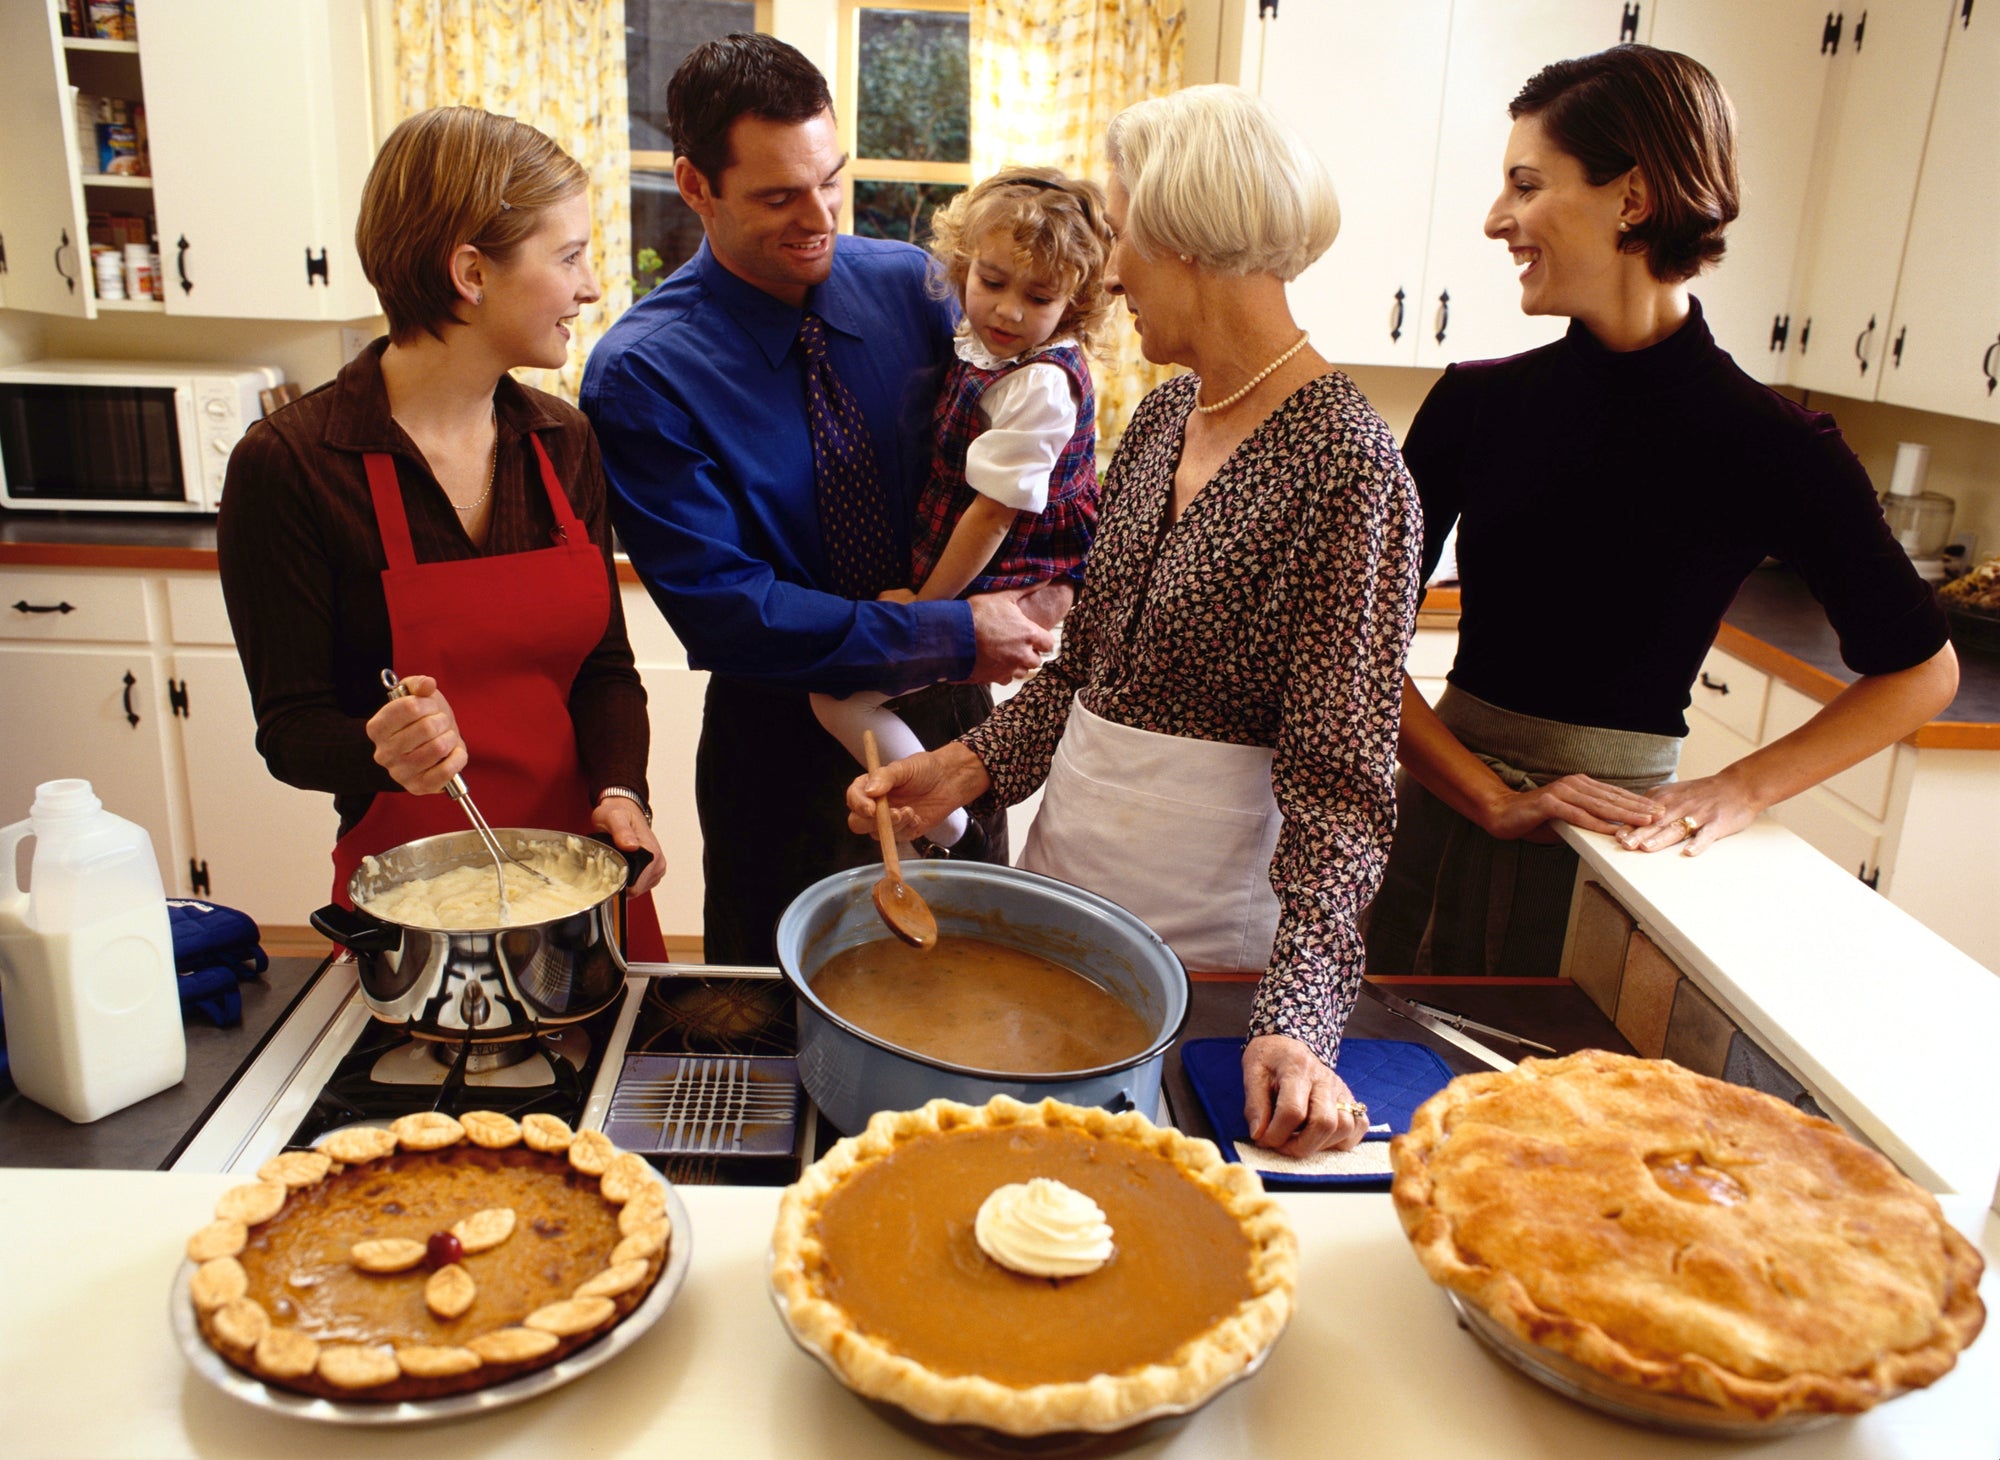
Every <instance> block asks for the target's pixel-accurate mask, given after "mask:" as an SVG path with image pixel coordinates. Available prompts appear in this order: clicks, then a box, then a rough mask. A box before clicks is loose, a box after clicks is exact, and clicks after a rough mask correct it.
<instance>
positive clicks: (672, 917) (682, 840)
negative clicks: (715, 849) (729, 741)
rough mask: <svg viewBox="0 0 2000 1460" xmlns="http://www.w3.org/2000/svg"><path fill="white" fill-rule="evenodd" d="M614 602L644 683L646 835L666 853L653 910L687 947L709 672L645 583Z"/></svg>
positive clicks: (696, 883)
mask: <svg viewBox="0 0 2000 1460" xmlns="http://www.w3.org/2000/svg"><path fill="white" fill-rule="evenodd" d="M620 601H621V603H622V605H623V607H624V610H625V634H626V637H627V638H628V639H630V640H631V642H632V657H633V659H634V661H635V662H636V663H637V664H638V666H639V679H640V682H641V683H643V684H644V685H645V686H646V716H647V719H648V720H649V722H650V723H651V725H652V732H653V735H652V747H651V751H650V754H649V755H648V758H647V762H646V784H647V793H648V795H650V796H651V798H652V802H653V835H654V836H655V837H657V838H658V839H659V843H660V851H661V853H662V854H663V855H664V856H665V857H666V859H667V871H666V875H665V876H664V877H662V878H661V879H660V884H659V886H657V887H655V888H654V889H653V908H654V911H656V912H657V913H658V914H659V916H660V931H661V932H662V933H663V934H664V935H665V936H666V938H667V945H668V949H669V951H670V952H671V951H679V950H681V949H688V950H691V949H692V948H693V947H694V946H695V945H696V944H697V943H698V941H699V939H700V938H701V931H702V924H701V898H702V889H703V886H704V883H703V880H702V870H701V851H702V841H701V822H700V819H699V818H698V817H697V816H696V815H695V805H694V753H695V747H696V745H697V744H698V743H699V742H700V740H701V711H702V702H703V700H704V699H705V697H706V696H707V694H708V672H707V671H706V670H701V669H690V668H688V662H687V651H686V650H685V649H683V648H682V647H681V644H680V641H679V640H678V639H676V638H675V637H674V631H673V630H672V629H670V628H668V627H667V621H666V620H665V619H664V618H662V617H661V616H660V610H659V609H658V608H656V607H655V606H654V604H653V600H652V599H651V598H650V597H649V596H648V595H647V593H646V590H645V589H644V588H641V587H639V586H638V585H636V584H632V583H626V584H622V585H621V587H620Z"/></svg>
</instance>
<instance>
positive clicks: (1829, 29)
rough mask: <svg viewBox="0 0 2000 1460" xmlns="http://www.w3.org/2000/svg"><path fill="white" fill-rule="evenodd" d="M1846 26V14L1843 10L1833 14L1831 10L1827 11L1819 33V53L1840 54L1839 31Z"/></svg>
mask: <svg viewBox="0 0 2000 1460" xmlns="http://www.w3.org/2000/svg"><path fill="white" fill-rule="evenodd" d="M1846 27H1847V15H1846V13H1845V12H1842V13H1841V14H1839V15H1835V14H1834V13H1833V12H1832V11H1831V10H1829V11H1827V13H1826V25H1825V27H1824V28H1823V29H1822V30H1821V31H1820V33H1819V53H1820V54H1821V55H1822V56H1824V55H1828V54H1831V55H1835V56H1837V55H1839V54H1840V33H1841V31H1842V30H1844V29H1846Z"/></svg>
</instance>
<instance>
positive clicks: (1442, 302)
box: [1437, 289, 1451, 345]
mask: <svg viewBox="0 0 2000 1460" xmlns="http://www.w3.org/2000/svg"><path fill="white" fill-rule="evenodd" d="M1450 328H1451V290H1449V289H1442V290H1439V291H1438V308H1437V342H1438V343H1439V344H1440V345H1442V344H1443V343H1444V334H1445V331H1446V330H1448V329H1450Z"/></svg>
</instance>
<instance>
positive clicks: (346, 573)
mask: <svg viewBox="0 0 2000 1460" xmlns="http://www.w3.org/2000/svg"><path fill="white" fill-rule="evenodd" d="M385 344H386V342H385V341H382V340H377V341H376V342H375V343H374V344H373V345H371V346H369V348H367V349H366V350H364V351H362V352H361V354H360V355H358V356H356V357H355V359H354V360H353V361H352V362H350V363H349V364H348V365H347V366H346V368H344V369H343V370H342V371H341V372H340V374H339V375H337V376H336V377H335V378H334V379H333V380H332V381H331V382H330V383H328V384H327V385H324V386H322V387H320V389H318V390H316V391H314V392H312V393H311V394H310V395H307V396H305V397H303V398H302V399H300V400H298V401H295V402H294V403H293V404H291V405H289V406H286V407H284V408H283V409H282V410H280V411H278V412H277V413H276V414H275V415H272V416H271V417H269V418H267V419H265V420H263V421H260V422H258V423H257V424H256V425H254V426H252V427H251V428H250V430H249V432H248V433H247V434H246V435H245V436H244V438H243V440H242V441H241V442H240V443H239V444H238V446H237V448H236V451H235V454H234V455H232V456H231V457H230V459H229V475H228V479H227V481H226V483H225V484H224V488H223V499H222V513H221V516H220V518H219V519H218V521H217V524H216V538H217V546H218V548H219V550H220V557H221V566H222V592H223V597H224V599H225V601H226V602H227V604H228V606H229V623H230V627H231V628H232V629H233V630H234V632H235V635H236V647H237V652H238V654H239V655H240V656H241V657H242V660H243V673H244V677H245V678H246V679H247V680H248V681H249V684H250V698H251V701H252V703H253V704H254V705H255V707H256V711H257V749H258V751H259V752H260V753H261V754H262V755H263V757H264V760H265V763H266V764H267V765H269V766H270V768H271V773H272V774H273V775H274V776H276V777H277V778H278V779H279V780H281V781H285V782H287V783H288V784H290V785H294V786H300V787H303V788H305V789H307V790H314V791H331V792H332V793H333V797H334V806H335V808H336V809H337V810H338V811H339V813H340V829H341V830H342V831H343V832H345V831H346V830H347V829H348V828H349V827H351V826H353V825H354V824H355V823H356V822H357V821H359V820H360V819H361V817H362V816H363V815H364V814H365V813H366V812H367V810H368V805H369V802H370V801H371V800H372V799H373V798H374V796H375V795H376V793H378V792H384V791H387V792H396V791H398V789H399V788H398V787H397V785H396V783H395V781H394V780H392V779H391V778H390V776H389V773H388V772H387V771H385V770H383V769H382V767H380V766H379V765H377V764H376V763H375V748H374V746H373V744H372V743H371V742H370V741H369V739H368V735H367V731H366V729H365V728H364V727H365V726H366V725H367V722H368V718H369V717H370V716H371V715H373V714H374V713H375V711H376V710H378V709H379V708H381V705H382V683H381V678H380V675H381V671H382V669H383V668H384V667H385V666H388V665H390V664H392V663H393V660H392V658H391V642H390V632H389V613H388V607H387V604H386V602H385V601H384V598H383V594H382V578H381V575H382V572H383V570H384V569H385V568H386V567H387V566H388V559H387V557H386V556H385V554H384V552H383V548H382V534H381V531H380V529H379V528H378V527H377V526H376V523H375V508H374V504H373V502H372V501H371V499H370V497H369V492H368V478H367V472H366V469H365V468H364V466H363V464H362V457H363V454H364V453H367V452H375V451H381V452H387V453H388V454H389V455H391V456H392V457H394V458H395V462H396V476H397V479H398V481H399V482H400V484H401V486H402V489H403V508H404V511H405V512H406V513H407V514H408V515H409V521H410V537H411V540H412V543H413V544H414V546H415V548H416V554H417V559H418V561H419V562H444V561H450V560H454V559H462V558H475V557H498V556H501V555H503V554H507V553H519V552H528V551H532V550H534V549H537V548H543V547H547V546H548V545H549V544H550V542H551V541H552V534H553V532H554V530H555V519H554V516H553V514H552V513H551V512H550V510H549V504H548V499H547V497H546V496H545V495H544V494H543V492H542V489H541V469H540V467H539V465H538V464H537V463H536V460H535V453H534V447H533V445H532V444H531V443H530V442H529V440H528V437H529V434H530V433H536V434H539V435H540V437H541V440H542V445H543V447H544V449H546V450H547V451H548V453H549V459H550V460H551V461H552V462H553V463H554V465H555V469H556V476H557V479H558V480H559V481H560V482H561V483H562V486H563V490H564V491H565V492H567V493H568V495H569V500H570V505H571V507H572V508H574V510H575V512H576V514H577V516H578V518H579V519H581V520H582V522H583V523H584V525H585V526H586V527H587V528H588V530H589V532H590V535H591V540H592V541H593V542H595V543H597V545H598V546H599V548H600V549H601V550H602V551H603V554H604V571H605V574H606V576H607V578H608V580H609V582H610V586H611V620H610V622H609V623H608V624H607V625H606V626H605V630H604V637H603V638H602V639H601V640H599V642H598V644H597V647H596V648H595V649H593V650H592V651H591V653H590V655H589V657H588V658H587V659H585V660H584V663H583V665H582V667H581V668H580V669H579V670H578V671H577V675H576V679H575V681H574V682H573V683H572V684H571V686H570V692H569V712H570V720H571V722H572V723H573V724H574V725H575V727H576V738H577V753H578V756H579V757H580V759H581V762H582V766H583V774H584V777H585V779H586V780H587V781H588V783H589V785H590V787H591V790H592V793H593V795H594V794H596V793H597V792H600V791H602V790H603V789H604V788H605V787H606V786H629V787H630V788H632V789H633V790H635V791H638V792H639V793H640V794H642V795H645V794H647V788H646V755H647V749H648V743H649V732H648V727H647V719H646V691H645V687H644V686H643V685H642V684H641V683H640V682H639V674H638V671H637V669H635V668H634V667H633V662H632V649H631V646H630V644H629V643H627V641H626V637H625V615H624V612H623V610H622V608H621V607H620V604H619V596H618V581H617V576H616V573H615V571H614V569H613V567H612V562H611V527H610V523H609V520H608V519H607V517H606V515H605V490H604V468H603V463H602V461H601V460H600V458H599V456H598V450H597V438H596V437H595V436H594V435H593V434H592V432H591V429H590V423H589V422H588V421H587V420H585V419H584V417H583V415H582V413H581V412H579V411H577V410H576V409H575V408H574V407H572V406H570V405H568V404H567V403H565V402H563V401H561V400H559V399H557V398H556V397H554V396H551V395H545V394H543V393H542V392H540V391H537V390H532V389H529V388H528V387H526V386H523V385H521V384H519V383H518V382H516V381H514V380H513V379H511V378H507V377H503V378H502V379H501V381H500V384H499V387H498V388H497V389H496V390H495V392H494V408H495V412H496V416H497V419H498V422H499V432H500V437H499V445H498V449H497V454H496V459H495V469H494V479H493V516H492V524H491V529H490V531H489V533H488V535H487V540H486V543H485V545H484V546H483V547H482V546H479V545H477V544H475V543H474V542H473V541H472V540H471V539H470V538H469V537H467V536H466V535H465V530H464V529H463V528H462V527H460V526H459V522H458V514H457V513H456V512H454V511H453V510H452V507H451V503H450V501H449V500H448V499H447V498H446V497H445V494H444V489H443V488H442V487H440V486H439V485H438V483H437V479H436V477H434V476H433V475H432V474H431V469H430V467H429V465H428V464H427V463H426V462H425V461H424V457H423V453H422V452H421V451H419V450H418V449H417V447H416V445H415V443H414V442H412V441H411V440H410V438H409V437H408V436H407V435H406V434H405V433H404V431H403V429H402V427H400V426H398V425H397V424H396V422H395V420H394V419H393V418H392V417H391V416H390V414H389V397H388V392H387V390H386V388H385V387H384V385H383V383H382V370H381V358H382V350H383V348H384V345H385ZM395 667H396V668H397V669H398V670H399V671H400V672H403V673H409V674H419V673H422V672H423V666H422V665H420V664H410V665H396V666H395ZM443 690H444V694H445V697H446V698H447V699H449V698H450V696H451V689H450V686H448V685H447V686H444V687H443Z"/></svg>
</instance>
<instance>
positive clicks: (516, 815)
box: [218, 107, 665, 959]
mask: <svg viewBox="0 0 2000 1460" xmlns="http://www.w3.org/2000/svg"><path fill="white" fill-rule="evenodd" d="M585 181H586V179H585V175H584V173H583V170H582V168H581V167H580V166H578V164H577V163H576V162H575V161H574V160H573V159H571V158H570V157H568V156H567V155H565V154H564V153H563V152H562V151H561V149H560V148H558V147H556V145H555V144H554V143H553V142H551V141H549V139H548V138H546V137H544V136H543V135H542V134H541V133H539V132H537V131H535V130H534V129H533V128H531V127H527V126H524V125H522V124H521V123H518V122H514V121H511V120H508V119H506V118H502V117H495V116H491V115H489V114H488V113H485V112H481V111H476V110H473V109H471V108H463V107H454V108H442V109H439V110H436V111H431V112H426V113H423V114H421V115H419V116H416V117H412V118H410V119H409V120H408V121H406V122H404V123H403V124H402V125H401V126H399V127H398V128H397V129H396V131H395V132H394V133H393V134H392V135H391V137H390V138H389V141H388V142H387V143H386V144H385V145H384V147H383V149H382V153H381V155H380V156H379V157H378V158H377V159H376V163H375V167H374V169H373V171H371V173H370V174H369V178H368V182H367V185H366V187H365V188H364V191H363V196H362V209H361V222H360V226H359V228H358V230H357V242H358V244H359V247H360V252H361V257H362V265H363V268H364V269H365V270H366V271H367V274H368V278H369V282H370V283H372V284H374V286H375V288H376V291H377V293H378V294H379V295H380V296H381V299H382V303H383V310H384V313H385V314H386V315H387V316H388V319H389V325H390V333H389V338H388V339H387V340H386V341H377V342H376V343H375V344H374V345H371V346H370V347H368V348H367V349H366V350H364V351H363V352H362V353H361V354H360V355H359V356H357V357H356V359H355V360H353V361H352V362H350V363H349V364H348V365H347V366H346V367H345V368H344V369H343V370H342V371H341V373H340V375H339V376H338V377H337V378H336V379H335V380H334V381H333V383H332V384H330V385H328V386H325V387H323V388H322V389H320V390H318V391H315V392H313V393H312V394H311V395H308V396H306V397H305V398H304V399H302V400H300V401H298V402H296V403H295V404H293V405H292V406H290V407H287V408H286V409H285V410H283V411H281V412H279V413H278V414H276V415H275V416H273V417H272V418H271V419H270V420H268V421H266V422H263V423H260V424H259V425H258V426H257V427H255V428H253V429H252V431H251V432H250V433H249V435H247V436H246V437H245V439H244V441H243V443H242V445H241V446H239V448H238V450H237V452H236V455H235V456H233V457H232V458H231V461H230V469H229V479H228V482H227V485H226V487H225V492H224V507H223V511H222V516H221V519H220V521H219V523H218V542H219V548H220V552H221V559H222V574H223V587H224V593H225V596H226V598H227V600H228V603H229V609H230V618H231V623H232V625H233V626H234V628H235V631H236V637H237V643H238V649H239V651H240V653H241V655H242V658H243V662H244V669H245V673H246V675H247V677H248V678H249V681H250V687H251V692H252V698H253V700H254V701H255V703H256V707H257V716H258V745H259V748H260V749H261V750H262V751H263V753H264V755H265V758H266V760H267V761H268V762H269V764H270V765H271V768H272V770H273V772H274V773H275V774H276V775H278V776H279V778H280V779H283V780H286V781H289V782H291V783H293V784H295V785H302V786H310V787H314V788H316V789H325V790H330V791H333V792H334V794H335V804H336V806H337V807H338V809H339V811H340V814H341V832H340V836H339V840H338V841H337V843H336V845H335V847H334V853H333V862H334V871H333V895H334V898H335V899H336V900H337V901H341V902H345V901H346V888H347V881H348V878H349V877H350V876H351V875H352V873H353V871H354V869H355V868H356V867H357V866H358V865H359V864H360V861H361V859H362V858H363V857H366V856H369V855H372V854H374V853H376V852H380V851H384V850H387V849H388V848H390V847H394V846H398V845H401V844H402V843H404V842H408V841H412V840H415V839H417V838H420V837H426V836H433V835H437V834H439V833H442V832H448V831H458V830H462V829H463V828H464V825H465V821H464V815H463V813H462V812H461V811H460V810H459V809H458V808H457V807H456V806H454V805H453V804H452V803H451V801H450V799H449V798H448V797H446V796H444V795H442V794H439V793H440V792H441V791H442V790H443V788H444V785H445V783H446V782H447V781H449V780H450V779H451V777H452V776H453V775H456V774H458V773H460V772H463V773H464V774H465V777H466V782H467V784H468V786H469V787H470V789H471V790H472V792H473V795H474V796H475V797H476V798H477V799H478V802H479V805H480V809H481V811H482V812H483V813H484V814H485V816H486V818H487V820H488V821H490V822H492V823H493V824H494V825H495V826H527V827H547V828H553V829H557V830H568V831H576V832H582V833H604V834H608V835H609V836H610V837H611V839H612V840H613V841H614V842H615V843H616V844H617V845H618V846H619V847H621V848H623V849H625V850H628V851H630V850H637V849H644V850H645V851H647V852H650V853H651V854H652V856H653V861H652V863H651V864H650V865H649V866H648V867H647V868H646V869H645V871H644V873H643V874H642V875H641V877H640V878H639V879H638V882H637V884H636V886H635V888H634V893H635V895H634V896H633V898H632V900H631V902H630V905H629V910H628V920H627V944H628V953H629V955H630V956H632V957H634V958H645V959H658V958H663V957H664V956H665V950H664V947H663V946H662V944H661V940H660V933H659V924H658V920H657V918H656V917H655V915H654V913H653V907H652V901H651V898H650V897H648V896H644V895H643V894H645V893H647V892H649V891H650V889H651V887H652V886H653V885H654V884H655V883H656V882H657V881H658V880H659V877H660V875H661V872H662V870H663V864H662V861H661V859H660V851H659V844H658V842H657V841H656V840H655V839H654V837H653V833H652V829H651V826H650V825H649V813H648V809H647V804H646V789H645V787H646V782H645V767H646V758H647V750H648V730H647V720H646V707H645V690H644V688H643V686H642V685H641V684H640V683H639V678H638V674H637V671H636V670H635V669H634V667H633V664H632V653H631V649H630V646H629V645H628V643H627V641H626V637H625V625H624V618H623V615H622V614H621V612H620V610H619V603H618V592H617V584H616V579H615V576H614V573H613V570H612V565H611V556H610V530H609V527H608V525H607V522H606V518H605V513H604V496H605V494H604V480H603V472H602V468H601V465H600V463H599V459H598V453H597V448H596V442H595V440H594V438H593V437H592V436H591V433H590V427H589V425H588V423H587V422H586V421H585V420H584V418H583V417H582V415H581V414H580V413H578V412H577V411H576V410H575V409H574V408H572V407H571V406H569V405H567V404H566V403H564V402H562V401H560V400H558V399H556V398H555V397H553V396H548V395H544V394H542V393H541V392H539V391H534V390H530V389H528V388H526V387H523V386H521V385H520V384H518V383H517V382H515V381H514V380H513V379H512V378H511V377H509V376H508V375H507V373H506V372H507V371H508V370H510V369H512V368H515V367H517V366H535V367H542V368H549V369H553V368H558V367H560V366H561V365H562V364H563V363H564V361H565V360H566V358H567V356H568V349H569V329H568V323H569V321H571V320H573V319H574V318H575V317H576V314H577V312H578V311H579V310H580V309H581V308H582V307H583V306H585V305H587V304H590V303H592V302H593V301H595V300H596V299H597V298H598V297H599V290H598V288H597V284H596V281H595V280H594V278H593V277H592V275H591V271H590V266H589V263H588V260H587V248H588V244H589V238H590V216H589V205H588V198H587V196H586V193H585V191H584V187H585ZM371 666H372V668H371ZM388 666H393V667H394V668H395V669H396V670H398V671H399V672H400V673H401V674H402V675H403V676H404V677H405V681H406V683H407V685H408V686H409V688H410V690H411V694H410V696H409V697H407V698H404V699H398V700H394V701H390V702H388V703H386V704H385V703H383V700H382V692H381V686H380V680H379V674H380V671H381V669H382V668H384V667H388Z"/></svg>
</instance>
